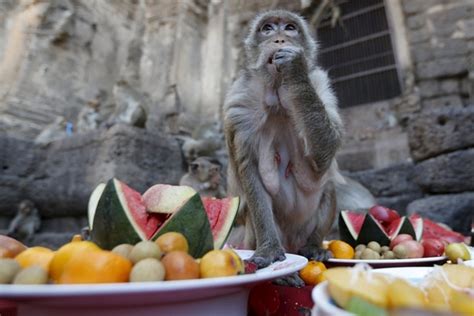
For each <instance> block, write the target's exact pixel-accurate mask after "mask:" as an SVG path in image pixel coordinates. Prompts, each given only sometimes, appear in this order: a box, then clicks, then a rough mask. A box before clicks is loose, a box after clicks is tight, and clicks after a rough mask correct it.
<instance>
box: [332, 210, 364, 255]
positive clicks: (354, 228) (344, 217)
mask: <svg viewBox="0 0 474 316" xmlns="http://www.w3.org/2000/svg"><path fill="white" fill-rule="evenodd" d="M364 220H365V214H364V213H358V212H353V211H348V210H345V211H341V212H340V213H339V222H338V224H339V234H340V238H341V240H343V241H345V242H347V243H348V244H349V245H351V246H352V247H355V246H357V238H358V237H359V232H360V229H361V228H362V224H364Z"/></svg>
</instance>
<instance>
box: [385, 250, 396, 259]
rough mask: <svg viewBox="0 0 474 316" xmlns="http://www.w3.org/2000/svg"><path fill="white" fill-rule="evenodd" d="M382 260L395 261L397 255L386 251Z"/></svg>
mask: <svg viewBox="0 0 474 316" xmlns="http://www.w3.org/2000/svg"><path fill="white" fill-rule="evenodd" d="M382 259H395V253H393V251H390V250H389V251H385V252H384V253H383V255H382Z"/></svg>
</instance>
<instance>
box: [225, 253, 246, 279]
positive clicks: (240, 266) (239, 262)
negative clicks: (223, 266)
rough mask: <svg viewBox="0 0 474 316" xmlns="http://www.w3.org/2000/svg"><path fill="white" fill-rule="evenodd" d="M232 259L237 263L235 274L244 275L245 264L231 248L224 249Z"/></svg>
mask: <svg viewBox="0 0 474 316" xmlns="http://www.w3.org/2000/svg"><path fill="white" fill-rule="evenodd" d="M224 251H227V252H228V253H230V254H231V255H232V257H234V260H235V262H236V263H237V274H244V273H245V264H244V261H243V260H242V258H240V256H239V255H238V254H237V252H235V251H234V250H233V249H231V248H227V249H224Z"/></svg>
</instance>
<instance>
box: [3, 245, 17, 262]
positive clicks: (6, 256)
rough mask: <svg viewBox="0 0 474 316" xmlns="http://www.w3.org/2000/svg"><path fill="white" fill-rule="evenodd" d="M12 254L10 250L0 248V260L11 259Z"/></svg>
mask: <svg viewBox="0 0 474 316" xmlns="http://www.w3.org/2000/svg"><path fill="white" fill-rule="evenodd" d="M13 257H15V256H14V255H13V252H12V251H11V250H10V249H7V248H4V247H0V259H6V258H13Z"/></svg>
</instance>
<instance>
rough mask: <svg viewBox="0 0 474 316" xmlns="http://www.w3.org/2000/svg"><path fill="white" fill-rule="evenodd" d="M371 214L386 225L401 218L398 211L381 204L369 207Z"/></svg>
mask: <svg viewBox="0 0 474 316" xmlns="http://www.w3.org/2000/svg"><path fill="white" fill-rule="evenodd" d="M369 214H370V215H372V216H373V217H374V218H375V219H376V220H377V221H379V222H380V223H381V224H382V225H384V226H385V225H388V224H390V223H391V222H393V221H394V220H396V219H399V218H400V215H399V214H398V213H397V211H394V210H391V209H389V208H388V207H385V206H381V205H374V206H372V207H371V208H370V209H369Z"/></svg>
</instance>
